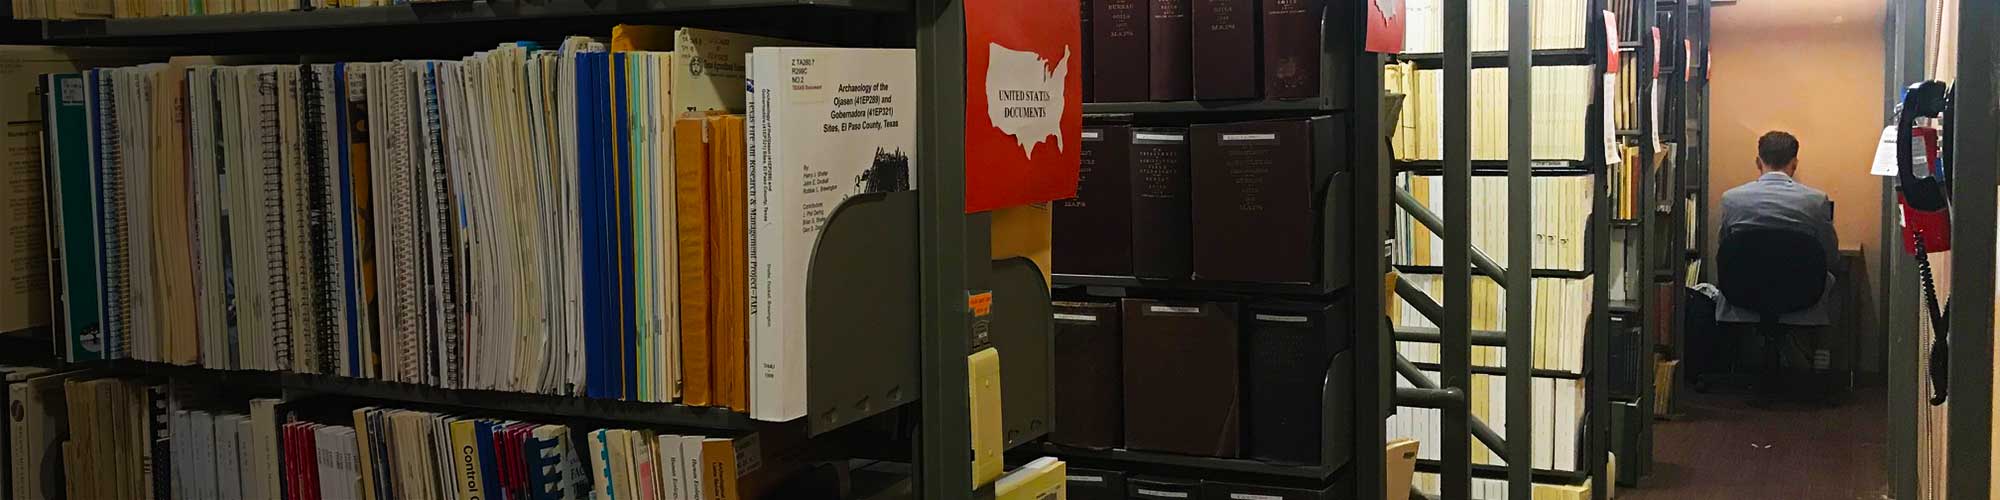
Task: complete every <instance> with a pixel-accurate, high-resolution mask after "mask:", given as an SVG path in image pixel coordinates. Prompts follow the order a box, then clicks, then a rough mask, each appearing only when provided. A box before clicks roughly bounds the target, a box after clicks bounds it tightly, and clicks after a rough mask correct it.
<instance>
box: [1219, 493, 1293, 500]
mask: <svg viewBox="0 0 2000 500" xmlns="http://www.w3.org/2000/svg"><path fill="white" fill-rule="evenodd" d="M1229 500H1285V498H1284V497H1280V496H1275V495H1257V494H1251V493H1230V494H1229Z"/></svg>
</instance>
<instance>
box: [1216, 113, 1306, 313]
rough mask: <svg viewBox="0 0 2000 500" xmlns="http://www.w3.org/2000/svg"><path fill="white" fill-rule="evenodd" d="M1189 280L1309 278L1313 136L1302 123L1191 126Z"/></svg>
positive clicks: (1300, 280)
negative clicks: (1191, 258) (1191, 252)
mask: <svg viewBox="0 0 2000 500" xmlns="http://www.w3.org/2000/svg"><path fill="white" fill-rule="evenodd" d="M1189 135H1190V136H1192V137H1191V141H1192V144H1191V145H1190V149H1191V150H1192V153H1193V156H1194V161H1193V164H1194V166H1195V167H1194V169H1193V170H1194V172H1193V174H1192V178H1193V181H1192V184H1193V185H1194V214H1193V219H1194V236H1193V238H1192V244H1193V246H1194V277H1195V278H1196V279H1202V280H1221V281H1257V282H1268V283H1306V282H1311V281H1312V278H1313V272H1314V271H1316V270H1318V269H1319V266H1317V265H1316V264H1317V262H1316V260H1315V259H1314V258H1313V256H1314V255H1315V249H1317V248H1318V245H1317V244H1316V242H1314V241H1313V239H1314V235H1315V231H1314V226H1315V220H1314V211H1313V205H1314V203H1313V192H1314V190H1313V186H1315V185H1316V183H1315V181H1314V179H1313V140H1312V139H1313V137H1312V124H1311V123H1310V122H1308V121H1305V120H1287V121H1261V122H1242V123H1223V124H1206V125H1195V126H1194V127H1193V128H1192V129H1190V133H1189Z"/></svg>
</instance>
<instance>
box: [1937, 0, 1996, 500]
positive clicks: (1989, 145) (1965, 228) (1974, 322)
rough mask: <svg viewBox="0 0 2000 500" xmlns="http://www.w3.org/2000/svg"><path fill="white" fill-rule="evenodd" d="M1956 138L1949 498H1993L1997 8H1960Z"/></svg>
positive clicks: (1963, 5) (1991, 5) (1983, 4)
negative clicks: (1955, 305)
mask: <svg viewBox="0 0 2000 500" xmlns="http://www.w3.org/2000/svg"><path fill="white" fill-rule="evenodd" d="M1958 10H1959V12H1958V81H1957V83H1956V84H1955V85H1954V87H1955V89H1956V92H1957V96H1956V99H1957V101H1958V102H1957V105H1958V114H1957V123H1956V124H1954V126H1953V130H1947V131H1946V132H1947V133H1950V134H1952V135H1953V136H1955V137H1957V139H1958V140H1957V141H1955V142H1954V144H1955V145H1956V147H1957V151H1955V152H1954V156H1953V162H1955V164H1954V165H1952V176H1953V177H1954V178H1953V179H1952V184H1953V187H1954V189H1952V190H1951V209H1952V214H1951V215H1952V219H1953V221H1954V222H1957V224H1954V227H1952V231H1951V248H1952V249H1953V250H1956V251H1955V252H1952V257H1951V260H1952V262H1951V300H1952V302H1955V303H1958V304H1959V307H1957V308H1954V309H1953V310H1952V312H1951V318H1950V320H1949V321H1950V322H1951V330H1950V331H1951V332H1952V335H1951V344H1952V345H1951V369H1950V372H1951V373H1950V376H1951V395H1952V398H1951V405H1950V406H1951V409H1950V410H1949V411H1950V419H1951V432H1950V433H1949V434H1947V435H1948V436H1953V439H1952V440H1951V452H1950V453H1951V460H1950V463H1949V465H1948V466H1947V467H1948V472H1947V478H1946V480H1945V481H1946V483H1945V484H1946V485H1947V486H1948V488H1949V489H1948V490H1947V491H1949V493H1948V494H1946V495H1945V497H1947V498H1984V497H1987V496H1989V495H1991V494H1992V491H1991V490H1990V489H1989V487H1990V486H1991V484H1992V477H1991V475H1992V469H1991V467H1992V466H1993V465H1992V464H1993V448H1992V442H1993V441H1992V436H1993V420H1992V419H1993V308H1992V307H1990V306H1991V304H1993V260H1994V254H1993V253H1994V245H1993V244H1994V216H1993V212H1994V206H1993V204H1994V185H1995V183H1994V172H1993V169H1994V168H2000V149H1996V148H1995V144H1994V140H1993V137H1994V134H1995V133H1996V132H2000V95H1995V94H1996V93H2000V92H1996V89H1995V86H1996V85H2000V76H1997V75H1994V71H1996V70H2000V59H1996V58H2000V53H1996V50H1995V47H1994V44H1996V43H2000V34H1996V33H1994V30H1993V29H1991V26H1993V24H1994V23H1996V22H2000V2H1990V1H1987V2H1976V1H1975V2H1960V3H1959V5H1958Z"/></svg>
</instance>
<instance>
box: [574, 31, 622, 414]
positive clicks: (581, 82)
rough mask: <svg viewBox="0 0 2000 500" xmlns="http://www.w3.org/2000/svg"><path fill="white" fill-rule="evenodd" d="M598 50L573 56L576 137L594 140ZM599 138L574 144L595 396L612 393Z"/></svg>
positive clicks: (587, 355) (588, 376) (589, 372)
mask: <svg viewBox="0 0 2000 500" xmlns="http://www.w3.org/2000/svg"><path fill="white" fill-rule="evenodd" d="M601 59H603V54H602V53H594V52H584V53H579V54H577V55H576V64H577V72H576V75H577V76H576V80H577V81H576V83H577V96H576V102H577V111H576V113H577V117H576V126H577V129H578V130H577V131H578V136H579V137H582V138H585V139H594V138H596V137H597V136H598V127H597V121H598V118H597V116H598V115H600V114H602V113H603V112H604V109H603V108H602V107H600V106H596V105H594V103H595V102H596V100H597V96H598V94H600V93H601V92H600V91H599V90H598V88H597V87H598V86H597V84H599V83H601V82H602V78H601V76H602V74H603V73H602V72H601V71H602V70H603V67H602V66H601V65H599V64H597V62H598V61H599V60H601ZM598 149H599V147H598V141H596V140H581V141H578V143H577V156H578V158H577V188H578V193H577V194H578V196H577V199H578V200H579V201H578V203H579V205H578V217H579V218H581V219H582V220H581V221H578V222H579V223H578V228H579V231H580V236H581V237H582V240H583V253H582V255H581V261H582V266H583V290H584V297H583V299H584V324H583V332H584V333H583V334H584V373H585V377H584V384H585V391H586V392H585V393H586V395H588V396H590V397H593V398H604V397H610V396H611V395H612V394H613V393H612V392H611V391H610V389H611V388H612V386H611V380H612V378H611V377H610V376H609V372H608V371H607V369H608V368H609V367H610V363H609V362H610V359H609V358H608V357H607V356H606V354H607V352H608V351H607V350H606V349H605V340H606V339H605V336H606V334H607V333H608V332H610V331H611V329H612V328H615V326H614V325H611V324H609V322H608V321H606V319H607V317H608V314H609V312H610V311H609V307H608V306H609V300H608V299H609V294H608V293H606V292H607V290H608V289H609V288H611V287H610V286H607V283H605V279H606V271H607V270H608V269H607V268H608V266H607V265H606V264H608V262H609V259H606V258H605V253H606V250H607V248H608V245H607V244H606V242H605V238H606V234H605V232H604V227H603V222H604V198H605V196H604V193H603V190H602V188H601V186H600V184H601V183H602V182H603V181H602V177H603V173H604V172H603V169H602V168H601V167H600V166H599V160H598V158H599V154H600V153H599V151H598Z"/></svg>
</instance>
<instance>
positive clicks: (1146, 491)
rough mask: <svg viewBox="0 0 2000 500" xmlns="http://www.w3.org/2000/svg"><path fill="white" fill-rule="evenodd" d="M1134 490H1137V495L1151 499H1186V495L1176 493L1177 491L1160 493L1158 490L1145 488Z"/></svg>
mask: <svg viewBox="0 0 2000 500" xmlns="http://www.w3.org/2000/svg"><path fill="white" fill-rule="evenodd" d="M1136 490H1137V491H1138V492H1139V494H1141V495H1146V496H1152V497H1160V498H1187V497H1188V494H1186V493H1181V492H1178V491H1160V490H1149V489H1145V488H1136Z"/></svg>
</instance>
